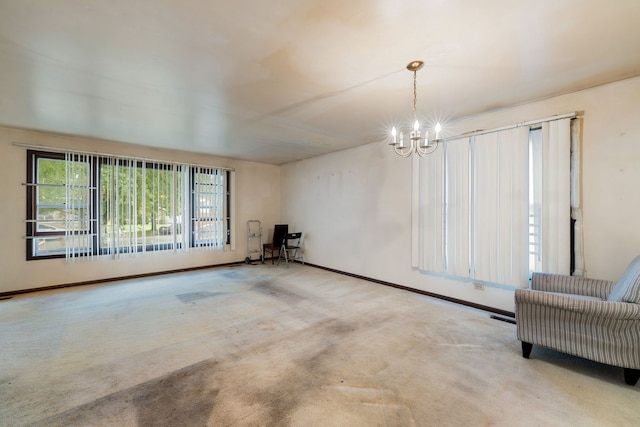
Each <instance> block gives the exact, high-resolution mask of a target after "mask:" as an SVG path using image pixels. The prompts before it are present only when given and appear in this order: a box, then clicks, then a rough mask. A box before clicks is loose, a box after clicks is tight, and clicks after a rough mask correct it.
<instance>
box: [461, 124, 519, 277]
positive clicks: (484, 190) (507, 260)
mask: <svg viewBox="0 0 640 427" xmlns="http://www.w3.org/2000/svg"><path fill="white" fill-rule="evenodd" d="M528 149H529V129H528V128H527V127H518V128H514V129H508V130H503V131H498V132H492V133H487V134H484V135H478V136H476V137H475V138H474V140H473V142H472V150H473V166H472V168H473V172H472V173H473V178H472V179H473V185H474V187H473V189H472V196H473V200H472V208H471V210H472V218H473V223H472V244H471V252H472V265H471V271H472V274H471V277H472V278H474V279H477V280H481V281H486V282H492V283H501V284H507V285H513V286H526V284H527V280H528V275H529V262H528V253H529V246H528V221H529V218H528V213H529V189H528V182H529V181H528V174H529V162H528Z"/></svg>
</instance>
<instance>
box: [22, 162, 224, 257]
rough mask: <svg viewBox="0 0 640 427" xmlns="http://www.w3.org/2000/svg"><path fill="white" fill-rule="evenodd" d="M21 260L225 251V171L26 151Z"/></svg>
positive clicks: (182, 165)
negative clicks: (23, 255)
mask: <svg viewBox="0 0 640 427" xmlns="http://www.w3.org/2000/svg"><path fill="white" fill-rule="evenodd" d="M27 157H28V164H27V175H28V176H27V200H28V204H27V259H40V258H60V257H67V258H75V257H79V256H93V255H107V254H111V255H119V254H125V253H130V254H131V253H139V252H147V251H162V250H183V249H186V248H190V247H209V248H214V249H224V248H225V245H227V244H230V238H231V231H230V225H231V219H230V214H229V212H230V207H229V202H230V187H229V178H230V174H231V172H230V171H228V170H223V169H219V168H203V167H198V166H193V165H185V164H173V163H163V162H156V161H149V160H141V159H125V158H116V157H104V156H92V155H85V154H73V153H47V152H40V151H31V150H30V151H28V156H27Z"/></svg>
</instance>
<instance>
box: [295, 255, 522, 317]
mask: <svg viewBox="0 0 640 427" xmlns="http://www.w3.org/2000/svg"><path fill="white" fill-rule="evenodd" d="M305 265H308V266H310V267H315V268H319V269H321V270H326V271H331V272H333V273H338V274H342V275H345V276H349V277H354V278H356V279H362V280H366V281H368V282H373V283H377V284H380V285H384V286H390V287H392V288H396V289H402V290H404V291H409V292H414V293H417V294H421V295H426V296H428V297H432V298H437V299H440V300H444V301H447V302H452V303H454V304H459V305H463V306H466V307H471V308H475V309H478V310H483V311H486V312H489V313H494V314H499V315H501V316H505V317H511V318H515V317H516V315H515V313H513V312H511V311H506V310H501V309H499V308H494V307H490V306H488V305H482V304H476V303H473V302H470V301H465V300H462V299H459V298H452V297H448V296H446V295H441V294H436V293H434V292H428V291H423V290H421V289H416V288H410V287H408V286H403V285H399V284H397V283H392V282H386V281H384V280H378V279H373V278H371V277H366V276H361V275H359V274H354V273H347V272H346V271H341V270H336V269H334V268H330V267H324V266H322V265H317V264H310V263H308V262H305Z"/></svg>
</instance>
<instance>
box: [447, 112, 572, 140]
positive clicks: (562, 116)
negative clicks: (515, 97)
mask: <svg viewBox="0 0 640 427" xmlns="http://www.w3.org/2000/svg"><path fill="white" fill-rule="evenodd" d="M579 116H580V114H579V113H578V112H573V113H566V114H559V115H557V116H549V117H545V118H543V119H536V120H528V121H526V122H521V123H516V124H514V125H509V126H503V127H499V128H495V129H487V130H476V131H472V132H468V133H463V134H462V135H458V136H452V137H450V138H443V140H442V141H443V142H447V141H452V140H454V139H460V138H469V137H472V136H477V135H484V134H487V133H494V132H500V131H503V130H508V129H515V128H519V127H522V126H531V125H538V124H541V123H544V122H552V121H555V120H562V119H569V118H571V119H573V118H575V117H579Z"/></svg>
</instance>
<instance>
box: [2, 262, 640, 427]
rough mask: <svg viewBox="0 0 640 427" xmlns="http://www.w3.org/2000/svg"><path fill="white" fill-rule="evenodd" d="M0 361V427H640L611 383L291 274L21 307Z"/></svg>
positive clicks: (442, 306) (344, 281)
mask: <svg viewBox="0 0 640 427" xmlns="http://www.w3.org/2000/svg"><path fill="white" fill-rule="evenodd" d="M0 351H1V354H2V363H1V365H0V405H1V406H0V425H2V426H22V425H41V426H90V425H91V426H205V425H208V426H269V425H276V426H514V425H515V426H559V425H563V426H564V425H566V426H624V425H629V426H632V425H640V410H639V408H640V386H639V387H629V386H627V385H625V384H624V381H623V376H622V370H621V369H618V368H613V367H609V366H604V365H600V364H597V363H592V362H589V361H585V360H582V359H578V358H574V357H570V356H565V355H562V354H559V353H556V352H553V351H550V350H545V349H541V348H539V347H534V349H533V353H532V358H531V359H530V360H526V359H523V358H522V357H521V353H520V343H519V342H518V341H517V340H516V337H515V326H514V325H513V324H509V323H505V322H501V321H497V320H493V319H490V318H489V314H487V313H484V312H479V311H475V310H471V309H467V308H463V307H460V306H457V305H451V304H448V303H444V302H441V301H438V300H433V299H430V298H427V297H424V296H421V295H418V294H414V293H410V292H406V291H401V290H397V289H393V288H388V287H385V286H382V285H378V284H373V283H369V282H365V281H361V280H357V279H353V278H349V277H345V276H342V275H338V274H334V273H330V272H326V271H322V270H319V269H315V268H312V267H303V266H301V265H293V266H291V268H289V269H287V268H286V267H284V266H282V265H281V266H279V267H278V266H271V264H265V265H253V266H241V267H234V268H220V269H212V270H206V271H200V272H195V273H184V274H175V275H169V276H160V277H154V278H148V279H144V280H136V281H124V282H117V283H110V284H105V285H101V286H88V287H82V288H71V289H66V290H59V291H52V292H40V293H34V294H28V295H22V296H17V297H14V298H12V299H10V300H5V301H0Z"/></svg>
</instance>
